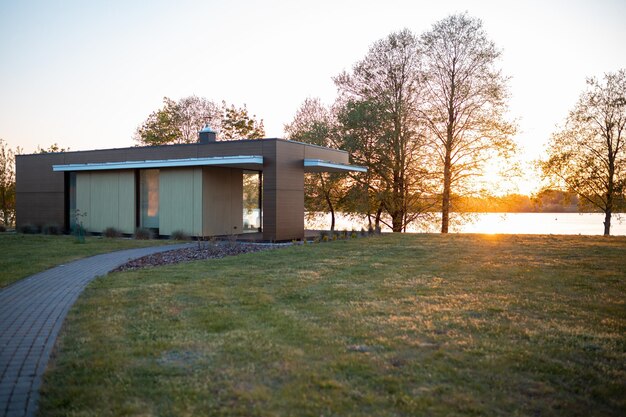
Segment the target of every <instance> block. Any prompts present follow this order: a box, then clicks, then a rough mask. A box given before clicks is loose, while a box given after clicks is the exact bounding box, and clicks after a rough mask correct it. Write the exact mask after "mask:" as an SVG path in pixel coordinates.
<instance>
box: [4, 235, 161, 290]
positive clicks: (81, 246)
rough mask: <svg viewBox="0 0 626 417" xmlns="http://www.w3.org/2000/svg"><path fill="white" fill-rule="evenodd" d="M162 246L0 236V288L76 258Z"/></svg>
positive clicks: (96, 239) (141, 242) (95, 239)
mask: <svg viewBox="0 0 626 417" xmlns="http://www.w3.org/2000/svg"><path fill="white" fill-rule="evenodd" d="M165 243H172V242H168V241H162V240H161V241H159V240H134V239H104V238H100V237H87V238H86V239H85V243H77V242H76V238H75V237H74V236H45V235H23V234H14V233H0V254H1V255H0V288H2V287H6V286H7V285H9V284H11V283H13V282H15V281H17V280H20V279H22V278H24V277H27V276H29V275H32V274H35V273H37V272H41V271H44V270H46V269H48V268H52V267H53V266H56V265H59V264H62V263H65V262H69V261H73V260H76V259H79V258H85V257H87V256H92V255H97V254H99V253H105V252H113V251H116V250H122V249H132V248H140V247H146V246H156V245H161V244H165Z"/></svg>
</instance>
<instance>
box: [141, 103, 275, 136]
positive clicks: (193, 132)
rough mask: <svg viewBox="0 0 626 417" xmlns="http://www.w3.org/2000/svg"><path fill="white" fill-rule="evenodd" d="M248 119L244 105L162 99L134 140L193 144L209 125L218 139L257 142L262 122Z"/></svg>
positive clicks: (262, 130)
mask: <svg viewBox="0 0 626 417" xmlns="http://www.w3.org/2000/svg"><path fill="white" fill-rule="evenodd" d="M255 117H256V115H253V116H252V117H250V116H249V115H248V110H247V108H246V106H245V105H244V106H243V107H242V108H237V107H235V106H234V105H230V106H228V105H227V104H226V102H222V104H221V106H219V105H217V104H215V103H214V102H212V101H210V100H207V99H206V98H203V97H197V96H189V97H184V98H182V99H180V100H178V101H174V100H172V99H170V98H168V97H164V98H163V107H161V108H160V109H158V110H156V111H154V112H152V113H151V114H150V115H149V116H148V118H147V119H146V120H145V121H144V122H143V123H142V124H141V125H140V126H139V127H138V128H137V131H136V133H135V139H136V140H137V141H138V142H139V143H140V144H142V145H166V144H172V143H195V142H197V141H198V132H199V131H200V130H201V129H202V127H204V126H205V125H210V126H211V128H212V129H214V130H215V131H217V132H218V134H217V137H218V139H221V140H230V139H257V138H262V137H263V136H264V135H265V131H264V129H263V120H261V121H260V122H258V121H257V120H256V119H255Z"/></svg>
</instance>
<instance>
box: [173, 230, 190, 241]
mask: <svg viewBox="0 0 626 417" xmlns="http://www.w3.org/2000/svg"><path fill="white" fill-rule="evenodd" d="M170 239H172V240H189V239H190V237H189V235H188V234H187V233H185V232H183V231H182V230H174V231H173V232H172V234H171V235H170Z"/></svg>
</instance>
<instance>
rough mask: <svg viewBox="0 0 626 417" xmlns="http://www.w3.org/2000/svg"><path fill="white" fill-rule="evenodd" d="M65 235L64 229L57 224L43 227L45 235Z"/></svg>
mask: <svg viewBox="0 0 626 417" xmlns="http://www.w3.org/2000/svg"><path fill="white" fill-rule="evenodd" d="M61 233H63V229H62V228H61V226H59V225H58V224H56V223H52V224H47V225H45V226H44V227H43V234H44V235H60V234H61Z"/></svg>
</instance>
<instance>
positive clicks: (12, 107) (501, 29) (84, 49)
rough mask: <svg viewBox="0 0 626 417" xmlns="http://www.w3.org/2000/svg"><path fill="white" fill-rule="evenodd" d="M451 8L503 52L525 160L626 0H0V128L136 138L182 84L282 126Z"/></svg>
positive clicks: (620, 52) (271, 130)
mask: <svg viewBox="0 0 626 417" xmlns="http://www.w3.org/2000/svg"><path fill="white" fill-rule="evenodd" d="M460 12H467V13H468V14H469V15H470V16H472V17H477V18H480V19H481V20H482V21H483V24H484V29H485V31H486V32H487V34H488V36H489V38H490V39H491V40H492V41H494V42H495V44H496V46H497V47H498V48H500V49H501V50H502V56H501V60H500V62H499V65H500V67H501V68H502V71H503V73H504V74H505V75H506V76H508V77H510V80H509V90H510V94H511V98H510V101H509V107H510V112H509V117H510V119H511V120H516V121H517V123H518V126H519V133H518V134H517V135H516V137H515V140H516V141H517V142H518V144H519V145H520V148H521V152H520V158H521V159H522V160H523V161H525V162H529V161H532V160H534V159H537V158H540V157H541V156H542V155H543V152H544V148H545V145H546V143H547V141H548V139H549V137H550V134H551V133H552V132H554V131H555V130H556V126H557V125H558V124H561V123H563V122H564V120H565V117H566V116H567V112H568V111H569V110H570V109H571V108H572V107H573V106H574V105H575V103H576V100H577V98H578V96H579V95H580V93H581V92H582V91H583V89H584V88H585V79H586V78H587V77H590V76H596V77H602V76H603V74H604V73H606V72H614V71H617V70H618V69H620V68H625V67H626V53H625V52H626V47H625V46H624V40H625V39H626V25H624V21H625V18H626V1H623V0H587V1H583V0H569V1H561V0H543V1H539V0H528V1H502V0H500V1H478V0H476V1H471V0H465V1H454V0H439V1H437V2H432V1H416V0H412V1H411V0H407V1H404V0H385V1H380V0H378V1H371V0H358V1H352V0H350V1H342V0H330V1H327V0H317V1H314V2H298V1H293V0H291V1H289V0H264V1H252V0H248V1H237V0H231V1H191V0H176V1H161V0H151V1H148V0H146V1H141V0H136V1H133V0H123V1H118V0H108V1H99V0H91V1H87V2H85V1H57V0H47V1H31V0H20V1H15V0H0V139H4V140H5V141H6V142H8V144H9V146H10V147H11V148H15V147H17V146H19V147H21V148H22V149H23V152H25V153H30V152H34V151H35V150H36V148H37V146H41V147H43V148H47V147H48V146H49V145H51V144H52V143H58V144H59V146H61V147H63V148H68V147H69V148H70V149H71V150H87V149H104V148H113V147H127V146H133V145H135V142H134V141H133V134H134V132H135V130H136V128H137V126H138V125H140V124H141V123H142V122H143V121H144V120H145V119H146V117H147V116H148V115H149V114H150V113H151V112H152V111H154V110H156V109H158V108H159V107H160V106H161V105H162V99H163V97H165V96H167V97H170V98H172V99H175V100H177V99H180V98H182V97H186V96H189V95H192V94H195V95H197V96H201V97H205V98H207V99H209V100H213V101H215V102H218V103H219V102H221V101H222V100H226V102H228V103H233V104H236V105H243V104H244V103H245V104H246V105H247V107H248V110H249V112H250V113H252V114H255V115H256V116H257V118H260V119H263V121H264V124H265V131H266V136H267V137H283V136H284V132H283V126H284V124H285V123H288V122H290V121H291V120H292V119H293V116H294V114H295V112H296V111H297V109H298V108H299V106H300V105H301V103H302V102H303V101H304V99H305V98H307V97H319V98H321V99H322V101H323V102H325V103H327V104H330V103H332V102H333V101H334V99H335V97H336V94H337V92H336V88H335V85H334V83H333V81H332V77H334V76H336V75H337V74H339V73H341V72H342V71H344V70H347V71H349V70H350V69H351V68H352V67H353V65H354V64H355V63H356V62H357V61H359V60H360V59H362V58H363V57H364V56H365V54H366V53H367V51H368V49H369V47H370V46H371V45H372V44H373V43H374V42H375V41H377V40H379V39H381V38H384V37H386V36H387V35H389V34H390V33H391V32H394V31H398V30H402V29H404V28H408V29H410V30H411V31H413V32H414V33H415V34H421V33H423V32H425V31H428V30H429V29H430V28H431V27H432V25H433V24H434V23H435V22H437V21H439V20H441V19H443V18H445V17H446V16H448V15H450V14H453V13H460ZM527 167H528V166H527ZM531 177H532V176H529V177H527V178H526V179H525V182H524V181H522V182H521V183H520V185H519V189H518V191H520V192H531V191H533V189H532V187H533V184H532V181H534V179H533V178H531Z"/></svg>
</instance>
